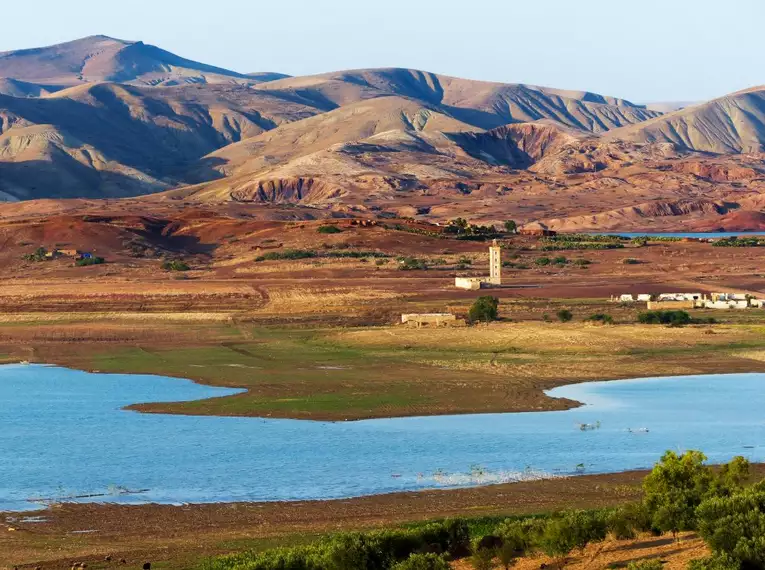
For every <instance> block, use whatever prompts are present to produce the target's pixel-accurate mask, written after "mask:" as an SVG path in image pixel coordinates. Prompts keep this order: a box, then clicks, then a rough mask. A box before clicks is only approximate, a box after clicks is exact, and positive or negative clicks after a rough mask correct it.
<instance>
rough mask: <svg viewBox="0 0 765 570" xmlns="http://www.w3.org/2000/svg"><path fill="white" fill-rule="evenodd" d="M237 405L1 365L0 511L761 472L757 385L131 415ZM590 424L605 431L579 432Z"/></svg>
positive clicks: (750, 377) (203, 391) (111, 379)
mask: <svg viewBox="0 0 765 570" xmlns="http://www.w3.org/2000/svg"><path fill="white" fill-rule="evenodd" d="M257 373H258V372H257V371H253V374H257ZM233 392H234V391H232V390H227V389H219V388H210V387H205V386H200V385H197V384H194V383H192V382H189V381H186V380H177V379H171V378H162V377H156V376H141V375H106V374H87V373H85V372H80V371H74V370H67V369H63V368H55V367H44V366H34V365H33V366H23V365H11V366H0V511H2V510H24V509H31V508H35V507H37V506H39V505H38V504H35V503H32V502H30V501H29V499H31V498H44V499H61V498H69V497H73V496H80V495H96V496H91V497H87V498H83V499H81V500H87V501H110V502H163V503H182V502H214V501H263V500H289V499H329V498H339V497H349V496H359V495H369V494H375V493H385V492H392V491H402V490H415V489H422V488H433V487H441V486H444V487H445V486H459V485H469V484H481V483H493V482H500V481H508V480H514V479H516V478H529V477H531V478H533V477H536V476H539V475H540V474H542V473H544V474H556V473H560V474H564V473H573V472H577V471H581V470H582V469H584V471H585V472H590V473H593V472H613V471H621V470H626V469H633V468H643V467H650V466H651V465H652V464H653V462H655V461H656V460H657V459H658V458H659V457H660V456H661V454H662V453H663V452H664V451H665V450H666V449H675V450H681V451H682V450H685V449H701V450H703V451H704V452H705V453H707V455H708V456H709V457H710V459H711V460H713V461H715V462H718V461H724V460H727V459H730V458H731V457H732V456H734V455H738V454H742V455H745V456H747V457H749V458H750V459H752V460H758V461H761V460H763V459H765V417H764V416H763V414H762V410H763V409H765V375H763V374H735V375H725V376H723V375H718V376H697V377H682V378H665V379H661V378H659V379H645V380H626V381H618V382H596V383H589V384H580V385H574V386H567V387H562V388H557V389H555V390H552V391H551V392H550V394H551V395H553V396H558V397H566V398H571V399H575V400H579V401H582V402H586V403H587V405H586V406H584V407H581V408H577V409H574V410H568V411H565V412H535V413H523V414H484V415H468V416H443V417H427V418H399V419H384V420H368V421H361V422H340V423H327V422H305V421H295V420H264V419H255V418H216V417H190V416H168V415H154V414H139V413H136V412H131V411H125V410H122V409H121V408H122V407H124V406H126V405H128V404H132V403H137V402H162V401H180V400H192V399H199V398H207V397H216V396H223V395H226V394H230V393H233ZM596 422H600V428H599V429H593V430H591V431H582V430H581V429H580V428H579V424H582V423H587V424H596ZM628 428H632V429H633V430H637V429H639V428H647V429H648V430H649V431H648V433H644V432H637V433H635V432H633V433H630V432H629V431H628ZM120 489H127V490H130V491H141V490H146V491H145V492H142V493H137V494H120V493H121V491H120Z"/></svg>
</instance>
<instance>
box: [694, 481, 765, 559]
mask: <svg viewBox="0 0 765 570" xmlns="http://www.w3.org/2000/svg"><path fill="white" fill-rule="evenodd" d="M697 517H698V530H699V534H700V535H701V537H702V538H703V539H704V541H705V542H706V543H707V545H708V546H709V548H710V550H711V551H712V554H713V556H712V558H711V560H710V559H708V560H707V561H706V564H707V565H706V566H702V567H703V568H724V567H730V565H731V564H732V565H733V567H734V568H751V569H761V568H765V491H763V490H762V489H761V488H758V487H757V486H755V487H754V488H751V489H747V490H746V491H741V492H739V493H737V494H735V495H731V496H727V497H726V496H723V497H712V498H710V499H707V500H705V501H704V502H703V503H701V505H700V506H699V508H698V510H697Z"/></svg>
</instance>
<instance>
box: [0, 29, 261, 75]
mask: <svg viewBox="0 0 765 570" xmlns="http://www.w3.org/2000/svg"><path fill="white" fill-rule="evenodd" d="M0 77H11V78H14V79H20V80H22V81H28V82H33V83H41V84H51V85H77V84H79V83H83V82H94V81H114V82H120V83H137V84H145V85H176V84H182V83H200V82H201V83H221V82H225V83H231V82H240V83H256V82H258V79H257V78H254V77H250V76H247V75H244V74H241V73H236V72H234V71H229V70H226V69H221V68H219V67H214V66H211V65H205V64H203V63H198V62H195V61H191V60H188V59H185V58H182V57H179V56H177V55H175V54H172V53H170V52H168V51H165V50H163V49H160V48H158V47H155V46H152V45H147V44H144V43H143V42H129V41H123V40H118V39H114V38H109V37H107V36H91V37H87V38H82V39H79V40H75V41H71V42H66V43H63V44H57V45H53V46H48V47H43V48H34V49H24V50H17V51H9V52H3V53H0Z"/></svg>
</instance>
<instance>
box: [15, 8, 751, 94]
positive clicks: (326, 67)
mask: <svg viewBox="0 0 765 570" xmlns="http://www.w3.org/2000/svg"><path fill="white" fill-rule="evenodd" d="M6 3H7V4H8V5H7V6H6V5H4V6H3V10H2V19H3V21H4V26H3V31H2V33H0V51H3V50H11V49H19V48H26V47H37V46H42V45H49V44H53V43H58V42H61V41H65V40H70V39H75V38H78V37H82V36H86V35H93V34H106V35H109V36H113V37H118V38H122V39H129V40H143V41H145V42H146V43H152V44H155V45H158V46H160V47H163V48H165V49H167V50H170V51H172V52H175V53H177V54H179V55H182V56H184V57H188V58H191V59H195V60H199V61H203V62H205V63H210V64H214V65H219V66H222V67H227V68H230V69H234V70H236V71H241V72H250V71H280V72H283V73H289V74H292V75H302V74H309V73H320V72H324V71H336V70H340V69H350V68H359V67H393V66H397V67H399V66H400V67H413V68H418V69H424V70H428V71H434V72H439V73H445V74H449V75H456V76H460V77H467V78H472V79H486V80H493V81H504V82H522V83H532V84H538V85H546V86H551V87H559V88H565V89H582V90H589V91H595V92H599V93H603V94H608V95H614V96H620V97H625V98H627V99H631V100H633V101H637V102H647V101H671V100H699V99H708V98H712V97H716V96H719V95H723V94H725V93H728V92H731V91H736V90H739V89H743V88H746V87H751V86H754V85H760V84H765V69H764V68H763V65H762V63H761V62H762V58H761V56H762V52H763V47H762V46H763V44H762V40H761V38H762V35H763V27H764V26H765V0H642V1H640V0H633V1H632V2H627V1H623V0H608V1H606V0H528V1H519V0H473V1H472V2H471V1H464V0H463V1H459V2H458V1H454V0H387V1H385V2H381V1H377V2H369V1H363V0H323V1H322V0H313V1H311V0H278V1H263V0H215V1H201V0H185V1H180V0H72V1H70V2H62V1H61V0H25V1H20V0H6ZM4 4H5V3H4Z"/></svg>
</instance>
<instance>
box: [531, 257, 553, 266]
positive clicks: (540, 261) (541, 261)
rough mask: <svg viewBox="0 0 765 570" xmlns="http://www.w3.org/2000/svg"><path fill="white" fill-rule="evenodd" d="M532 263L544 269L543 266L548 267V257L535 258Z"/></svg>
mask: <svg viewBox="0 0 765 570" xmlns="http://www.w3.org/2000/svg"><path fill="white" fill-rule="evenodd" d="M534 263H536V264H537V265H539V266H540V267H544V266H545V265H550V258H549V257H537V258H536V259H535V260H534Z"/></svg>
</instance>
